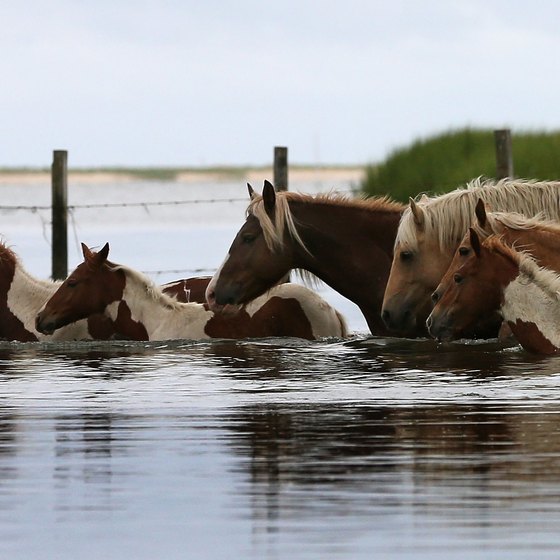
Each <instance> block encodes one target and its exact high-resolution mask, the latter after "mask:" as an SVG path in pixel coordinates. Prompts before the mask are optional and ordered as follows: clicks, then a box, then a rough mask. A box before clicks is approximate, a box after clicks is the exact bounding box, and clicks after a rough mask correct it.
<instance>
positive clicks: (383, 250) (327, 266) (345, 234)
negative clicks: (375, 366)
mask: <svg viewBox="0 0 560 560" xmlns="http://www.w3.org/2000/svg"><path fill="white" fill-rule="evenodd" d="M290 208H291V210H292V214H293V216H294V219H295V221H296V223H297V224H298V231H299V233H300V236H301V238H302V240H303V242H304V244H305V246H306V248H307V251H306V250H304V249H301V248H295V249H294V250H295V256H294V268H300V269H304V270H307V271H309V272H311V273H312V274H314V275H315V276H317V277H318V278H320V279H321V280H322V281H323V282H325V283H326V284H328V285H329V286H330V287H331V288H333V289H334V290H336V291H337V292H339V293H340V294H342V295H343V296H345V297H346V298H348V299H349V300H351V301H353V302H354V303H355V304H356V305H358V307H359V308H360V309H361V310H362V313H363V314H364V316H365V318H366V320H367V323H368V326H369V328H370V330H371V331H372V332H373V333H376V334H382V333H385V332H386V328H385V326H384V324H383V322H382V320H381V305H382V301H383V294H384V292H385V287H386V284H387V279H388V277H389V271H390V268H391V262H392V260H393V247H394V243H395V236H396V232H397V228H398V224H399V220H400V217H401V213H402V210H401V209H399V208H398V207H397V206H395V207H394V208H387V209H382V208H376V207H375V206H371V207H370V206H368V205H350V204H348V205H346V204H341V205H337V204H327V203H305V202H297V201H291V202H290Z"/></svg>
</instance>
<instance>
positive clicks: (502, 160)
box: [494, 129, 513, 179]
mask: <svg viewBox="0 0 560 560" xmlns="http://www.w3.org/2000/svg"><path fill="white" fill-rule="evenodd" d="M494 143H495V144H496V178H497V179H505V178H506V177H513V154H512V152H511V131H510V130H509V129H504V130H495V131H494Z"/></svg>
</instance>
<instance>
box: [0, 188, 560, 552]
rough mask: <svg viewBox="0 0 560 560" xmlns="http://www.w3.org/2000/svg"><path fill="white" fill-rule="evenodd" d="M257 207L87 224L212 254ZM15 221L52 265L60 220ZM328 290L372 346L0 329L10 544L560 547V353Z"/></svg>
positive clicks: (34, 265)
mask: <svg viewBox="0 0 560 560" xmlns="http://www.w3.org/2000/svg"><path fill="white" fill-rule="evenodd" d="M128 187H129V188H128V190H127V189H126V188H124V187H123V186H119V185H114V186H112V188H111V189H110V190H109V189H108V188H107V187H101V186H99V188H98V189H96V191H95V192H96V193H97V194H98V195H99V196H100V197H102V198H104V199H105V200H106V199H107V193H109V192H110V193H111V196H110V197H109V198H111V197H113V198H114V199H116V200H121V199H122V197H123V196H128V193H130V192H131V191H130V186H128ZM136 187H137V188H136V197H135V198H136V200H145V197H146V196H152V194H153V196H156V194H154V193H159V196H160V197H162V196H163V197H164V196H169V197H170V198H169V199H170V200H171V199H173V197H176V198H184V195H185V192H186V191H185V192H182V193H177V192H172V193H169V192H168V191H167V190H166V188H165V187H164V186H162V185H155V184H147V185H145V184H142V185H137V186H136ZM2 188H4V189H8V187H2ZM25 188H27V187H25ZM174 188H175V189H179V187H174ZM184 188H185V187H183V189H184ZM212 188H214V187H212ZM220 188H221V187H220ZM236 188H237V190H239V188H240V187H239V186H237V187H236ZM311 188H315V186H311V187H310V190H311ZM10 189H11V191H13V192H14V193H21V192H22V189H24V187H19V188H16V186H14V187H13V188H10ZM216 189H217V187H216ZM231 189H232V191H233V190H234V187H233V186H232V187H231ZM43 190H47V195H46V199H47V200H48V189H46V188H44V189H43ZM77 190H78V189H77ZM209 190H210V188H208V187H207V186H204V188H203V187H202V186H201V187H200V188H199V189H198V191H199V192H198V193H197V194H198V195H200V192H205V193H206V192H207V191H209ZM302 190H303V189H302ZM11 191H10V192H11ZM71 192H72V191H71ZM41 193H42V191H38V192H37V193H35V194H34V195H33V196H34V197H35V198H34V199H33V200H34V203H36V204H39V202H37V198H38V197H39V195H40V196H43V195H42V194H41ZM139 193H140V194H139ZM242 193H243V191H242ZM86 194H87V195H88V196H91V197H93V191H90V192H89V193H86ZM243 194H244V193H243ZM243 194H241V196H243ZM20 195H21V194H20ZM141 195H142V196H141ZM190 195H193V196H194V194H193V193H190ZM14 196H15V195H14ZM21 196H23V195H21ZM28 196H29V192H28ZM83 196H84V197H85V194H84V195H83ZM225 196H229V193H228V194H227V195H225ZM131 198H132V197H131ZM106 201H107V200H106ZM79 202H80V201H74V203H75V204H78V203H79ZM71 203H72V202H71ZM244 206H245V205H244V204H240V205H239V206H236V205H235V204H228V205H227V211H228V212H229V211H230V210H231V214H232V216H229V214H228V216H229V217H226V218H224V219H222V220H220V219H219V218H216V219H215V221H213V220H214V217H213V216H214V211H210V210H208V209H202V206H200V207H199V206H197V209H196V211H195V212H194V214H195V216H193V217H192V221H191V220H190V217H189V219H188V220H187V219H185V217H184V216H182V217H181V216H180V217H178V218H173V219H172V216H171V215H170V214H169V212H171V210H168V209H162V210H161V213H162V214H164V216H163V219H162V217H161V216H159V215H157V212H158V210H156V211H154V210H151V209H150V210H149V212H148V211H146V210H142V211H143V212H144V215H143V214H141V213H139V216H138V217H137V218H136V221H135V219H133V217H132V216H131V214H133V213H134V212H138V211H137V210H132V209H126V210H124V211H123V210H122V209H121V210H114V211H113V210H111V212H114V213H116V214H118V216H117V218H115V216H113V217H112V218H111V219H110V216H108V214H109V213H110V212H108V213H106V214H103V215H101V213H99V214H98V216H97V217H96V218H95V219H93V218H88V217H87V212H90V211H89V210H88V211H86V210H83V211H82V210H77V211H76V212H75V216H74V219H75V224H74V227H75V228H76V231H77V235H78V236H79V238H80V240H84V241H86V242H87V243H89V244H92V245H100V244H101V243H104V242H105V241H107V240H108V241H110V243H111V247H112V249H111V250H112V252H114V254H113V260H115V261H117V262H126V263H127V264H131V265H133V266H136V267H137V268H140V269H143V270H162V269H188V268H189V267H192V268H200V267H202V266H210V267H211V266H215V265H217V264H219V262H220V261H221V259H222V257H223V255H224V254H225V251H226V249H227V246H228V245H229V242H230V241H231V235H232V234H233V231H235V229H237V226H238V225H239V223H240V222H241V220H242V218H243V211H244ZM179 208H180V210H179V211H180V213H185V212H187V209H186V208H185V207H179ZM119 212H120V214H119ZM173 212H177V209H174V210H173ZM188 212H191V210H190V209H188ZM39 214H40V213H39ZM81 214H84V215H85V217H84V216H81ZM233 214H236V216H233ZM3 219H4V223H5V230H4V235H5V237H6V239H7V240H8V241H9V242H10V243H12V244H13V245H14V246H15V249H16V250H17V251H18V253H19V254H20V256H22V259H23V261H24V264H25V265H26V266H27V268H28V269H29V270H30V271H32V272H33V273H34V274H36V275H40V276H43V277H46V276H48V274H49V264H48V263H49V258H48V250H49V249H48V245H47V244H46V241H45V240H44V239H43V234H42V228H41V225H40V224H41V221H42V220H43V219H45V220H47V219H48V218H41V216H40V215H38V214H32V215H27V214H21V213H19V214H18V215H17V217H12V214H11V213H8V212H6V213H5V214H3ZM158 220H159V223H158ZM174 220H175V221H174ZM197 220H198V222H197ZM12 222H13V223H12ZM187 222H189V223H187ZM192 240H195V241H192ZM202 240H204V241H202ZM144 242H145V243H146V245H147V246H148V249H146V246H145V245H144ZM158 245H159V246H161V248H160V249H159V252H158V251H157V250H155V251H153V252H151V251H152V249H151V248H150V247H151V246H154V247H155V248H156V249H157V247H158ZM214 245H216V247H215V246H214ZM218 245H223V246H221V247H218ZM74 249H75V251H76V256H75V258H73V260H72V259H71V260H72V262H73V264H76V263H77V262H78V257H77V248H76V247H74V248H73V250H74ZM45 252H46V253H47V256H46V257H45V255H44V254H45ZM193 254H194V255H195V257H196V258H193V260H191V257H192V255H193ZM117 255H118V256H117ZM179 257H180V258H181V262H179V263H178V259H179ZM191 263H192V264H191ZM169 274H170V275H172V273H169ZM161 277H162V281H163V280H167V277H166V274H162V275H161ZM173 277H176V275H175V276H173ZM169 279H171V278H169ZM323 293H324V295H325V297H327V298H329V299H330V298H332V300H333V301H337V302H340V303H341V305H339V307H341V308H343V310H344V312H345V313H346V314H347V316H348V319H349V323H350V324H351V326H352V328H353V329H354V330H355V331H357V334H356V335H355V336H354V338H352V339H351V340H347V341H339V340H328V341H320V342H306V341H300V340H294V339H282V340H280V339H263V340H251V341H212V342H191V341H174V342H161V343H149V344H145V343H128V342H113V343H77V344H76V343H74V344H70V343H68V344H51V343H35V344H15V343H0V386H1V391H0V473H1V476H0V558H26V559H28V558H34V559H35V558H49V559H50V558H53V559H54V558H56V559H76V558H80V559H89V558H91V559H94V558H95V559H98V558H119V559H120V558H125V557H126V558H135V559H137V558H138V559H153V558H169V559H171V558H173V559H174V558H193V559H199V558H211V559H221V558H224V559H226V558H227V559H231V558H248V559H255V560H256V559H263V558H266V559H269V558H270V559H276V558H278V559H280V558H282V559H283V558H290V559H294V558H297V559H306V558H309V559H327V560H330V559H343V558H344V559H346V558H351V559H361V558H364V559H365V558H368V559H371V558H383V559H385V558H414V559H416V558H421V559H433V558H442V559H443V558H445V559H448V558H469V559H471V558H493V559H494V558H558V557H559V556H560V530H559V529H560V406H559V397H558V395H559V388H560V358H535V357H532V356H530V355H529V354H527V353H525V352H524V351H522V350H521V349H520V348H519V347H517V346H513V347H508V346H504V345H499V344H498V343H496V342H493V341H485V342H481V343H476V344H475V343H470V344H469V343H464V342H458V343H454V344H447V345H439V344H437V343H435V342H433V341H430V340H418V341H412V340H397V339H381V338H373V337H367V336H366V335H365V334H364V330H365V328H364V327H363V324H364V323H363V322H362V319H361V317H360V316H359V313H357V312H356V311H355V309H354V308H353V306H351V305H347V304H345V303H344V302H343V301H340V300H339V299H338V298H337V296H336V295H333V294H331V293H330V292H329V291H328V290H324V291H323Z"/></svg>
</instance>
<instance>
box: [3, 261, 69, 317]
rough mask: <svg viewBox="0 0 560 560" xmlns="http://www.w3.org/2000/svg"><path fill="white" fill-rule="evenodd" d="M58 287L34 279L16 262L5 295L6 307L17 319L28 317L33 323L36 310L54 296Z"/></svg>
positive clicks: (48, 282) (46, 281)
mask: <svg viewBox="0 0 560 560" xmlns="http://www.w3.org/2000/svg"><path fill="white" fill-rule="evenodd" d="M59 285H60V283H59V282H51V281H48V280H39V279H37V278H34V277H33V276H31V274H29V273H28V272H27V271H26V270H25V269H24V268H23V267H22V266H21V265H20V264H19V262H17V263H16V265H15V268H14V272H13V278H12V281H11V283H10V284H9V288H8V291H7V294H6V303H7V306H8V307H9V309H10V310H11V311H12V313H14V314H16V315H17V316H18V317H20V318H22V319H23V318H29V317H30V318H31V320H32V322H33V321H34V320H35V315H36V314H37V310H38V309H39V308H40V307H41V306H42V305H43V303H45V301H46V300H47V299H48V298H50V297H51V296H52V295H53V294H54V292H55V291H56V290H57V288H58V286H59ZM24 322H26V321H25V320H24Z"/></svg>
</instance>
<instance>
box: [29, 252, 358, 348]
mask: <svg viewBox="0 0 560 560" xmlns="http://www.w3.org/2000/svg"><path fill="white" fill-rule="evenodd" d="M82 250H83V254H84V262H83V263H81V264H80V265H78V267H77V268H76V270H74V272H72V273H71V274H70V276H69V277H68V278H67V279H66V280H65V281H64V282H63V283H62V285H61V286H60V288H59V289H58V291H57V292H56V293H55V294H54V295H53V296H52V297H51V298H50V300H49V301H48V302H47V303H46V304H45V305H44V306H43V308H42V309H41V311H40V312H39V313H38V315H37V319H36V328H37V330H39V331H40V332H43V333H46V334H48V333H52V332H53V331H54V330H56V329H58V328H61V327H63V326H64V325H67V324H68V323H70V322H73V321H76V320H78V319H82V318H85V317H89V316H90V315H92V314H94V313H103V314H105V315H106V316H107V317H109V318H110V319H111V320H112V321H113V323H114V327H115V329H116V330H117V331H118V332H119V333H122V334H123V335H125V336H127V337H128V338H130V339H133V340H166V339H177V338H188V339H205V338H248V337H251V338H253V337H266V336H294V337H300V338H307V339H316V338H323V337H345V336H347V328H346V324H345V321H344V319H343V318H342V316H341V315H340V314H339V313H338V312H337V311H336V310H335V309H333V308H332V307H331V306H330V305H329V304H327V302H325V301H324V300H323V299H322V298H320V297H319V295H318V294H316V293H314V292H312V291H311V290H308V289H307V288H305V287H304V286H299V285H296V284H281V285H279V286H276V287H274V288H272V289H271V290H270V291H269V293H268V294H266V295H265V296H261V297H260V298H257V299H256V300H254V301H252V302H251V303H249V304H247V305H246V306H244V307H243V308H242V309H241V310H240V311H239V312H238V313H236V314H235V315H220V314H214V312H212V311H209V310H208V308H207V307H206V306H205V305H202V304H198V303H182V302H178V301H177V300H176V299H174V298H171V297H169V296H167V295H166V294H165V293H163V292H162V290H161V289H159V288H158V287H157V286H155V285H154V284H153V283H152V282H151V281H150V280H149V279H148V278H147V277H146V276H145V275H143V274H141V273H140V272H137V271H134V270H132V269H130V268H128V267H125V266H123V265H117V264H114V263H111V262H109V261H108V260H107V256H108V254H109V244H108V243H107V244H105V246H104V247H103V248H102V249H101V250H100V251H99V252H98V253H96V252H93V251H91V250H90V249H88V248H87V247H86V246H85V245H84V244H83V243H82Z"/></svg>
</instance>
